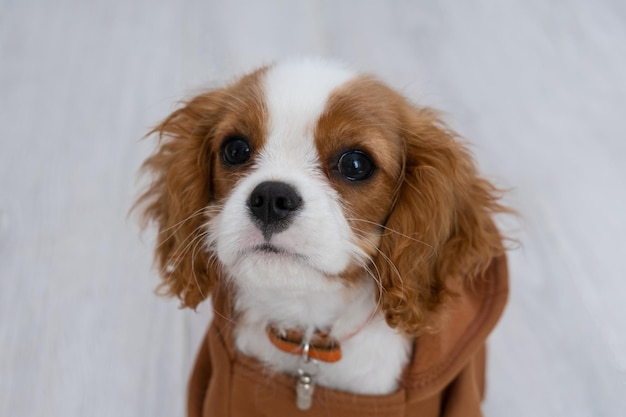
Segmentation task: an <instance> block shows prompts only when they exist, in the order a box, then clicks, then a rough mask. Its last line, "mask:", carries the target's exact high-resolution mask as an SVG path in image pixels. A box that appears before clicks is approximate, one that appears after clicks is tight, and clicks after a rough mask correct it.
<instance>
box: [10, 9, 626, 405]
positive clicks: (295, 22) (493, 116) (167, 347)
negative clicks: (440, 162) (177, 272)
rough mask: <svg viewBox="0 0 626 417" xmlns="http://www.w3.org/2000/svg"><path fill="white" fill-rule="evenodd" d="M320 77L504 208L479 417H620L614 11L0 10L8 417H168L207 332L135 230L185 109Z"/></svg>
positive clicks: (625, 163)
mask: <svg viewBox="0 0 626 417" xmlns="http://www.w3.org/2000/svg"><path fill="white" fill-rule="evenodd" d="M297 55H319V56H328V57H335V58H338V59H340V60H342V61H345V62H347V63H349V64H350V65H351V66H353V67H354V68H357V69H359V70H363V71H367V72H371V73H374V74H376V75H377V76H379V77H380V78H382V79H383V80H385V81H387V82H388V83H390V84H391V85H393V86H395V87H397V88H399V89H401V90H402V91H403V92H404V93H405V94H406V95H408V96H409V97H410V98H411V99H412V100H413V101H415V102H418V103H422V104H427V105H433V106H436V107H438V108H440V109H442V110H443V111H445V113H446V115H447V116H446V119H447V121H448V122H449V123H450V124H451V125H452V126H453V127H454V128H455V129H457V130H458V131H459V132H460V133H461V134H462V135H463V136H464V137H466V138H467V139H468V140H469V141H471V142H472V143H473V144H474V146H473V151H474V153H475V155H476V158H477V161H478V163H479V165H480V167H481V170H482V171H483V172H484V173H485V175H486V176H487V177H488V178H490V179H492V180H493V181H494V182H495V183H496V184H498V185H499V186H500V187H503V188H509V189H511V191H510V192H509V193H508V194H507V197H506V201H507V202H508V203H509V204H510V205H512V206H514V207H515V208H516V209H517V210H518V211H519V212H520V213H521V215H522V220H521V221H520V222H517V223H515V222H513V223H512V224H511V225H510V230H512V231H513V236H514V237H516V238H517V239H519V240H520V242H521V247H520V248H519V249H517V250H516V251H514V252H512V253H511V255H510V261H511V271H512V274H511V279H512V294H511V300H510V303H509V306H508V308H507V310H506V313H505V315H504V318H503V320H502V321H501V322H500V324H499V325H498V328H497V330H496V331H495V333H494V335H493V337H492V339H491V345H490V353H491V356H490V366H489V374H490V375H489V380H488V383H489V393H488V398H487V402H486V405H485V412H486V414H487V416H492V417H496V416H534V417H537V416H546V417H554V416H567V417H575V416H593V417H598V416H624V415H626V325H625V324H624V321H625V319H626V279H625V278H626V272H625V271H626V244H625V243H624V236H625V235H626V120H625V119H626V2H625V1H623V0H614V1H610V0H604V1H589V0H570V1H557V0H549V1H548V0H517V1H508V0H505V1H487V0H482V1H463V0H458V1H451V0H446V1H427V0H421V1H408V0H407V1H372V0H368V1H356V0H355V1H330V0H327V1H321V0H320V1H287V0H274V1H266V2H261V1H255V2H253V1H249V2H246V1H228V2H226V1H208V0H185V1H175V0H159V1H155V0H137V1H130V0H101V1H86V0H74V1H72V0H54V1H45V0H39V1H36V0H35V1H29V0H19V1H18V0H0V416H2V417H4V416H7V417H8V416H11V417H13V416H18V417H20V416H36V417H38V416H107V417H109V416H116V417H117V416H176V415H182V414H183V409H184V392H185V385H186V379H187V376H188V373H189V368H190V366H191V360H192V358H193V355H194V354H195V351H196V349H197V346H198V342H199V338H200V336H201V334H202V332H203V331H204V328H205V326H206V324H207V322H208V319H209V316H210V315H209V311H208V310H209V309H208V306H206V305H204V306H203V307H201V308H200V309H199V313H197V314H196V313H193V312H191V311H182V310H179V309H177V306H178V305H177V303H176V301H174V300H165V299H162V298H158V297H156V296H155V295H154V294H153V293H152V290H153V289H154V287H155V286H156V284H157V282H158V279H157V276H156V272H155V270H154V269H151V251H152V242H153V237H154V234H153V232H152V233H151V232H148V233H146V234H145V235H144V236H143V238H140V235H139V230H138V227H137V225H136V220H135V219H134V218H132V217H131V218H127V212H128V209H129V207H130V206H131V204H132V201H133V198H134V196H135V195H136V194H137V191H138V188H139V187H140V183H139V182H137V176H136V173H137V170H138V168H139V165H140V164H141V161H142V160H143V159H144V158H145V157H146V156H147V155H148V154H149V152H150V151H151V149H152V147H153V142H151V141H149V140H148V141H140V138H141V137H142V135H143V134H144V133H146V132H147V130H148V129H149V127H150V126H152V125H154V124H155V123H157V122H158V121H159V120H160V119H161V118H163V117H165V116H166V115H167V114H168V113H169V112H170V111H171V110H173V109H174V108H175V106H176V102H177V100H180V99H183V98H185V97H189V96H190V95H191V94H193V93H194V92H198V91H200V89H202V88H206V87H209V86H212V85H213V86H214V85H217V84H219V83H220V82H223V81H228V80H232V79H233V77H235V76H236V75H237V74H241V73H242V72H244V71H247V70H249V69H252V68H254V67H256V66H258V65H261V64H267V63H270V62H273V61H274V60H276V59H280V58H284V57H292V56H297Z"/></svg>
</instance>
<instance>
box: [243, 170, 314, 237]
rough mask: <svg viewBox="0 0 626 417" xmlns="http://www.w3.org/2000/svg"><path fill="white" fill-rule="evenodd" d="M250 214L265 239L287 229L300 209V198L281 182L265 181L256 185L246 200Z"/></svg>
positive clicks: (294, 191) (290, 187)
mask: <svg viewBox="0 0 626 417" xmlns="http://www.w3.org/2000/svg"><path fill="white" fill-rule="evenodd" d="M248 207H249V208H250V213H252V217H253V219H254V221H255V223H256V225H257V227H258V228H259V229H260V230H261V231H262V232H263V235H264V236H265V238H266V239H269V238H270V237H271V236H272V234H274V233H278V232H281V231H283V230H285V229H287V228H288V227H289V225H290V224H291V222H292V220H293V217H294V214H295V213H296V212H297V211H298V210H299V209H300V208H301V207H302V197H300V195H299V194H298V192H297V191H296V189H295V188H293V187H292V186H291V185H288V184H285V183H283V182H276V181H267V182H262V183H261V184H259V185H257V186H256V188H255V189H254V190H252V193H251V194H250V198H249V199H248Z"/></svg>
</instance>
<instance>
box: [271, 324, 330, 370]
mask: <svg viewBox="0 0 626 417" xmlns="http://www.w3.org/2000/svg"><path fill="white" fill-rule="evenodd" d="M265 331H266V332H267V336H268V337H269V339H270V342H272V344H273V345H274V346H275V347H276V348H278V349H279V350H281V351H283V352H285V353H289V354H292V355H302V354H303V353H304V352H305V345H306V342H305V333H304V332H303V331H301V330H298V329H287V330H282V331H281V330H279V329H278V328H277V327H276V326H273V325H272V324H268V325H267V327H266V329H265ZM308 345H309V346H308V354H307V356H308V358H309V359H316V360H318V361H322V362H328V363H334V362H338V361H339V360H340V359H341V345H340V343H339V341H338V340H337V339H334V338H332V337H329V336H328V334H327V333H322V332H315V333H313V335H312V336H311V340H309V342H308Z"/></svg>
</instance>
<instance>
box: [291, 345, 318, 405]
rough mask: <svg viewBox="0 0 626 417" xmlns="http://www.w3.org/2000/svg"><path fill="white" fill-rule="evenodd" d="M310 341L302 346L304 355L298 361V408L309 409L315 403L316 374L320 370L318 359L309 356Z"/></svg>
mask: <svg viewBox="0 0 626 417" xmlns="http://www.w3.org/2000/svg"><path fill="white" fill-rule="evenodd" d="M309 350H310V345H309V343H305V344H304V345H303V346H302V356H301V357H300V360H299V361H298V380H297V382H296V407H298V410H308V409H309V408H311V405H313V392H314V391H315V379H314V377H315V375H317V371H318V368H319V367H318V363H317V361H316V360H314V359H311V358H309Z"/></svg>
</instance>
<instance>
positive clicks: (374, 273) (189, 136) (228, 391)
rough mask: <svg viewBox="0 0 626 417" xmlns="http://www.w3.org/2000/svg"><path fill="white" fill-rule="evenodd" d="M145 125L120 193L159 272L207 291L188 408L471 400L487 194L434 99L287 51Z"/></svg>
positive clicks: (491, 191) (491, 261)
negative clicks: (146, 226)
mask: <svg viewBox="0 0 626 417" xmlns="http://www.w3.org/2000/svg"><path fill="white" fill-rule="evenodd" d="M153 133H156V134H157V135H158V137H159V138H160V141H159V146H158V149H157V150H156V152H155V153H154V155H152V156H151V157H150V158H149V159H148V160H147V161H146V162H145V165H144V167H145V169H146V170H147V171H148V172H149V173H150V175H151V177H152V183H151V184H150V185H149V187H148V188H147V190H146V191H145V193H144V194H143V195H142V196H141V197H140V199H139V204H140V205H141V207H142V211H143V213H144V215H145V219H146V220H147V221H152V222H154V223H156V225H157V227H158V230H159V235H158V242H157V249H156V261H157V263H158V266H159V268H160V271H161V276H162V279H163V281H162V284H161V287H160V288H161V290H162V292H164V293H165V294H168V295H172V296H177V297H178V298H180V300H181V302H182V305H183V306H185V307H191V308H195V307H196V306H197V305H198V304H199V303H200V302H201V301H203V300H204V299H205V298H207V297H208V296H209V295H212V299H213V306H214V309H215V315H214V319H213V323H212V326H211V329H210V330H209V332H208V333H207V338H206V339H205V341H204V343H203V345H202V347H201V349H200V353H199V355H198V359H197V362H196V365H195V368H194V372H193V375H192V379H191V382H190V392H189V415H197V416H200V415H220V416H222V415H242V416H244V415H245V416H251V415H272V416H277V415H299V414H298V413H301V412H302V413H308V414H303V415H318V414H315V413H320V414H319V415H353V414H351V413H355V414H354V415H364V414H362V413H361V411H359V404H362V405H363V407H371V406H372V404H371V403H370V402H371V401H379V400H380V401H382V403H380V404H379V405H377V406H376V407H377V410H378V412H379V413H380V414H378V415H398V416H399V415H405V414H404V413H406V415H433V416H434V415H450V416H452V415H456V414H444V411H445V410H446V409H448V410H450V409H451V408H450V406H449V405H447V404H449V403H450V401H451V400H452V401H453V402H454V399H455V398H457V397H455V394H454V392H456V391H454V390H455V389H456V390H459V389H460V392H465V393H466V394H467V393H472V395H470V396H471V397H472V400H471V401H470V402H467V401H466V400H464V399H463V398H465V397H467V396H468V395H460V396H458V398H460V400H459V401H461V404H462V405H463V407H462V408H463V410H464V411H463V414H459V415H464V416H467V415H473V414H471V413H468V410H470V409H472V408H471V407H474V408H477V407H478V408H477V409H479V403H480V398H482V391H483V376H484V375H483V366H482V364H483V362H481V361H482V358H483V356H482V355H483V343H484V339H485V337H486V336H487V334H488V333H489V331H490V330H491V328H492V327H493V325H495V322H496V321H497V319H498V317H499V315H500V313H501V311H502V308H503V306H504V301H505V298H506V264H505V261H504V257H503V254H504V247H503V244H502V237H501V235H500V233H499V231H498V230H497V228H496V227H495V226H494V222H493V219H492V217H493V215H494V214H496V213H498V212H503V211H506V209H505V208H504V207H503V206H501V205H500V204H499V203H498V201H497V197H498V193H497V190H496V189H495V188H494V187H493V186H492V185H491V184H490V183H489V182H487V181H485V180H484V179H482V178H480V177H479V176H478V174H477V171H476V168H475V166H474V164H473V162H472V159H471V157H470V155H469V153H468V151H467V150H466V148H465V147H464V146H463V145H462V144H461V143H460V142H459V141H458V140H457V138H456V137H455V134H454V133H453V132H452V131H451V130H450V129H448V128H447V127H446V126H445V124H444V123H443V122H442V121H441V120H440V118H439V117H438V115H437V113H436V112H434V111H433V110H431V109H428V108H419V107H416V106H414V105H412V104H410V103H409V102H408V101H407V100H406V99H405V98H404V97H402V96H401V95H400V94H398V93H397V92H395V91H394V90H392V89H391V88H389V87H387V86H386V85H385V84H383V83H381V82H379V81H377V80H376V79H374V78H372V77H369V76H365V75H360V74H357V73H355V72H353V71H351V70H350V69H348V68H346V67H344V66H342V65H339V64H336V63H331V62H327V61H323V60H294V61H287V62H283V63H280V64H277V65H272V66H268V67H264V68H261V69H258V70H256V71H254V72H252V73H250V74H248V75H245V76H243V77H241V78H240V79H238V80H237V81H236V82H234V83H232V84H231V85H228V86H226V87H224V88H219V89H215V90H212V91H208V92H206V93H204V94H200V95H198V96H197V97H194V98H192V99H191V100H189V101H187V102H186V103H184V105H183V106H182V107H180V108H179V109H178V110H176V111H175V112H174V113H172V114H171V115H170V116H169V117H167V118H166V119H165V120H164V121H163V122H162V123H161V124H159V125H158V126H157V127H156V128H155V129H154V130H153ZM468 368H472V369H471V372H472V375H473V376H464V375H465V373H467V372H469V371H468ZM255 375H256V376H255ZM466 379H468V380H471V381H470V382H471V383H465V382H463V381H465V380H466ZM459 381H461V382H459ZM464 384H465V385H464ZM454 387H456V388H454ZM459 387H460V388H459ZM424 392H426V394H424ZM427 394H428V395H427ZM342 396H346V397H345V398H344V399H345V404H342V401H341V398H343V397H342ZM474 397H475V398H474ZM396 402H398V404H404V405H403V406H402V411H401V413H400V412H398V414H393V413H392V411H393V410H391V409H390V410H391V411H389V414H385V413H384V412H383V411H384V410H386V408H385V407H387V406H389V404H390V403H392V405H393V406H395V404H396ZM470 403H471V404H470ZM474 403H476V404H474ZM277 407H278V408H277ZM333 407H335V408H333ZM337 407H339V408H337ZM468 407H469V408H468ZM392 408H393V407H392ZM399 409H400V408H398V410H399ZM304 410H307V411H304ZM329 410H330V411H329ZM368 410H370V411H371V409H368ZM394 410H395V409H394ZM416 410H417V411H416ZM370 411H368V412H370ZM478 412H479V411H478ZM359 413H360V414H359ZM410 413H412V414H410ZM419 413H421V414H419ZM429 413H430V414H429Z"/></svg>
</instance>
